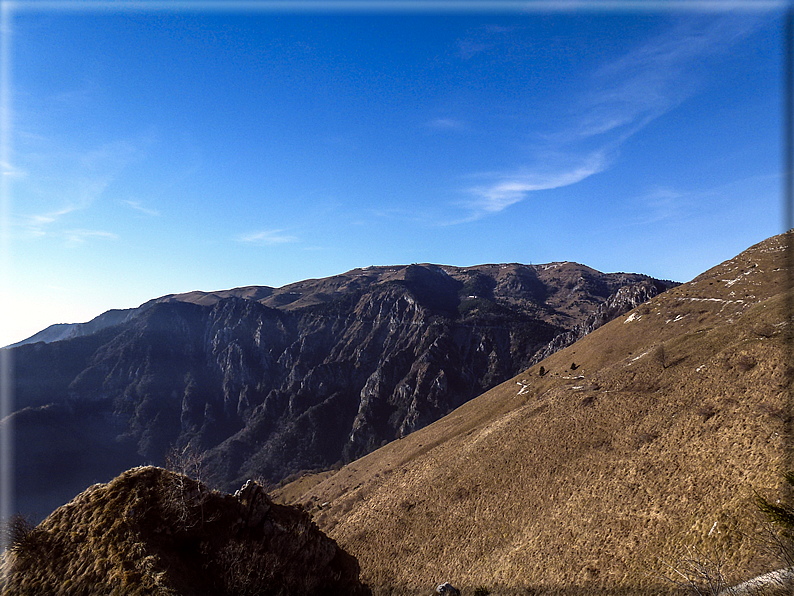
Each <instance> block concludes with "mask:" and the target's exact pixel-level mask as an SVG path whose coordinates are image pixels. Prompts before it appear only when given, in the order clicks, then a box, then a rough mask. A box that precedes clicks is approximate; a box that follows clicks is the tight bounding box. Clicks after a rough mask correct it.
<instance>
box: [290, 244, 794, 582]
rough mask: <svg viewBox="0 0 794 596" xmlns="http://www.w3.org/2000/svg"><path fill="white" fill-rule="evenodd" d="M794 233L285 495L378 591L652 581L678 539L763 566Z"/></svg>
mask: <svg viewBox="0 0 794 596" xmlns="http://www.w3.org/2000/svg"><path fill="white" fill-rule="evenodd" d="M785 241H786V239H785V237H784V236H778V237H773V238H771V239H769V240H767V241H765V242H762V243H760V244H758V245H756V246H753V247H751V248H750V249H748V250H747V251H745V252H744V253H742V254H741V255H739V256H737V257H736V258H734V259H731V260H730V261H726V262H725V263H723V264H721V265H719V266H717V267H715V268H713V269H711V270H709V271H707V272H706V273H704V274H702V275H701V276H699V277H698V278H696V279H695V280H693V281H692V282H689V283H687V284H683V285H681V286H679V287H677V288H675V289H673V290H669V291H668V292H665V293H664V294H661V295H659V296H658V297H656V298H655V299H654V300H652V301H650V302H648V303H646V304H644V305H641V306H640V307H638V308H637V309H635V310H634V311H632V312H631V313H629V314H628V315H627V316H623V317H620V318H618V319H617V320H615V321H613V322H611V323H609V324H608V325H606V326H604V327H602V328H600V329H598V330H596V331H595V332H593V333H591V334H590V335H588V336H586V337H585V338H584V339H582V340H580V341H579V342H577V343H576V344H574V345H572V346H570V347H569V348H567V349H565V350H563V351H561V352H558V353H556V354H554V355H553V356H551V357H549V358H547V359H546V360H544V361H543V362H541V363H539V364H538V365H536V366H534V367H532V368H531V369H529V370H527V371H526V372H525V373H523V374H521V375H519V376H518V377H516V378H515V379H512V380H510V381H508V382H506V383H504V384H502V385H500V386H499V387H496V388H495V389H493V390H491V391H489V392H488V393H486V394H484V395H483V396H481V397H479V398H477V399H475V400H473V401H471V402H469V403H467V404H465V405H464V406H462V407H460V408H459V409H457V410H455V411H454V412H453V413H451V414H450V415H448V416H446V417H445V418H443V419H442V420H440V421H438V422H437V423H435V424H433V425H431V426H429V427H427V428H425V429H423V430H421V431H418V432H416V433H414V434H412V435H409V436H407V437H405V438H403V439H402V440H399V441H395V442H393V443H391V444H389V445H387V446H385V447H383V448H381V449H380V450H378V451H376V452H374V453H372V454H370V455H368V456H366V457H364V458H362V459H360V460H358V461H356V462H354V463H352V464H350V465H348V466H346V467H344V468H342V469H341V470H339V471H338V472H336V473H335V474H332V475H330V476H329V475H324V476H321V477H317V478H303V479H301V480H300V481H299V482H298V483H295V484H293V485H288V486H285V487H284V488H282V489H280V490H279V491H278V492H277V493H276V495H275V496H276V498H278V499H282V500H284V501H288V502H294V503H302V504H303V505H304V507H305V508H306V509H308V510H309V511H311V513H312V515H313V517H314V520H315V521H316V522H317V523H318V525H319V526H320V527H321V528H322V529H323V530H324V531H326V532H327V533H329V535H330V536H332V537H333V538H335V539H336V540H337V541H338V542H339V544H340V545H341V546H342V547H343V548H345V549H346V550H347V551H348V552H350V553H351V554H353V555H354V556H356V557H357V558H358V560H359V563H360V564H361V568H362V580H363V581H365V582H367V583H368V584H369V585H370V586H372V587H373V590H374V591H375V592H376V593H378V592H380V593H422V591H424V590H427V591H428V593H429V590H430V589H431V588H432V587H433V586H434V585H435V584H437V583H439V582H440V581H450V582H452V583H453V584H454V585H457V586H462V587H464V588H469V590H472V591H473V588H474V587H476V586H486V587H489V588H490V589H491V590H492V593H498V592H500V591H501V592H503V593H510V594H515V593H544V592H548V593H551V592H560V591H567V592H571V593H573V592H575V591H576V590H581V591H583V592H585V593H593V592H597V591H601V590H603V591H608V592H623V591H628V592H632V593H633V592H636V591H651V592H654V591H658V590H660V589H662V588H663V587H664V583H663V582H662V580H660V579H659V578H658V577H657V576H655V575H654V573H653V568H654V567H655V566H656V565H657V557H658V556H674V553H675V552H676V551H677V550H678V549H680V548H681V547H682V546H684V545H696V546H698V547H699V548H702V549H706V550H711V549H715V548H716V549H723V548H724V549H726V552H727V553H728V555H727V557H728V558H727V560H726V565H725V571H726V573H727V574H728V575H729V576H730V577H731V578H733V579H735V581H741V580H744V579H746V578H748V577H751V576H753V575H756V574H758V573H761V572H764V571H768V570H769V569H771V568H773V567H774V565H775V562H774V561H773V560H771V559H770V558H769V557H768V556H767V555H764V554H763V553H762V552H760V550H759V548H758V545H757V544H756V543H755V542H754V536H755V535H757V530H758V524H759V518H758V517H757V516H756V515H755V512H754V507H753V503H752V496H753V491H754V490H757V491H759V492H761V493H764V494H774V493H775V491H776V490H777V489H778V488H779V486H780V483H781V478H780V477H781V474H782V472H783V471H784V469H785V468H786V467H787V466H788V463H787V460H786V453H787V452H786V447H787V445H788V444H790V441H789V437H787V435H786V432H787V430H786V429H787V427H788V423H789V421H790V420H789V418H790V414H789V411H790V410H789V403H788V383H789V381H788V377H787V376H786V366H785V363H786V360H787V358H786V342H785V337H784V336H785V335H786V334H787V333H788V324H787V320H788V317H787V314H786V313H787V310H786V297H787V296H786V291H785V282H786V280H785V277H786V271H785V270H784V257H785V245H784V244H785ZM541 369H543V372H544V374H543V375H542V376H541Z"/></svg>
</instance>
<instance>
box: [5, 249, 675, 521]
mask: <svg viewBox="0 0 794 596" xmlns="http://www.w3.org/2000/svg"><path fill="white" fill-rule="evenodd" d="M670 285H671V284H670V283H669V282H659V281H657V280H651V279H650V278H647V277H646V276H641V275H633V274H602V273H599V272H597V271H594V270H592V269H589V268H587V267H584V266H581V265H577V264H575V263H555V264H551V265H540V266H525V265H487V266H479V267H470V268H455V267H444V268H442V267H438V266H434V265H411V266H408V267H378V268H368V269H363V270H362V269H359V270H354V271H351V272H349V273H347V274H344V275H340V276H336V277H333V278H328V279H323V280H308V281H306V282H299V283H297V284H292V285H290V286H286V287H284V288H279V289H272V288H256V287H251V288H239V289H237V290H228V291H224V292H215V293H201V292H193V293H190V294H183V295H172V296H166V297H163V298H161V299H158V300H153V301H151V302H149V303H147V304H145V305H143V306H141V307H140V308H139V309H136V311H135V312H134V314H133V315H131V314H127V315H126V317H125V319H124V321H123V322H121V323H120V324H117V325H108V326H102V325H96V328H97V329H98V330H97V331H96V332H95V333H90V334H86V335H84V336H79V337H74V338H72V339H69V340H62V341H55V342H50V343H32V344H27V345H21V346H19V347H17V348H14V350H13V352H14V354H13V356H14V359H15V362H16V398H17V411H16V412H15V414H14V415H13V416H12V417H11V418H10V419H9V420H7V421H6V423H7V424H8V423H13V424H15V426H16V431H17V444H18V448H17V462H18V463H17V475H18V477H17V484H18V487H19V498H20V503H19V505H20V507H19V508H20V509H22V510H24V511H28V512H32V513H38V514H39V515H41V514H42V513H46V512H47V511H49V510H51V509H52V507H53V506H56V505H58V504H60V503H62V502H65V501H66V500H67V499H68V498H69V497H70V496H71V495H72V494H75V493H76V492H79V490H82V488H83V487H84V486H86V485H87V484H90V483H91V482H93V481H100V480H107V479H108V478H110V477H113V476H114V475H116V474H118V473H119V472H120V471H121V470H123V469H126V468H129V467H132V466H133V465H138V464H141V463H155V464H159V463H162V462H163V461H164V457H165V455H166V454H167V453H168V452H169V450H172V449H176V450H177V451H178V452H179V453H183V454H184V453H187V454H191V455H192V456H195V457H197V458H199V459H200V460H201V462H202V466H203V470H204V475H205V478H206V479H207V480H208V481H209V482H210V483H211V484H213V485H216V486H219V487H221V488H223V489H225V490H231V489H232V488H233V487H234V486H239V485H240V483H241V482H242V481H244V480H245V479H246V478H250V477H258V478H261V479H264V480H265V481H268V482H275V481H278V480H279V479H282V478H284V477H285V476H287V475H289V474H291V473H294V472H297V471H300V470H305V469H318V468H328V467H330V466H332V465H334V464H335V463H337V462H345V461H350V460H352V459H354V458H356V457H359V456H361V455H363V454H365V453H368V452H369V451H371V450H373V449H374V448H376V447H379V446H380V445H382V444H383V443H385V442H388V441H391V440H393V439H396V438H399V437H402V436H404V435H406V434H409V433H411V432H413V431H414V430H417V429H418V428H422V427H424V426H426V425H427V424H429V423H431V422H433V421H434V420H437V419H438V418H440V417H441V416H443V415H445V414H447V413H448V412H450V411H451V410H452V409H454V408H456V407H458V406H459V405H461V404H463V403H464V402H466V401H468V400H470V399H471V398H473V397H475V396H477V395H479V394H481V393H482V392H484V391H486V390H487V389H489V388H491V387H494V386H495V385H497V384H499V383H501V382H502V381H504V380H506V379H508V378H510V377H512V376H513V375H515V374H517V373H518V372H520V371H521V370H523V369H524V368H526V367H527V366H529V365H530V363H531V362H532V356H533V354H536V353H538V352H539V351H541V352H542V351H544V350H546V351H548V350H554V349H556V348H557V347H558V346H557V344H559V345H562V344H563V343H565V342H567V341H570V340H571V338H572V337H576V336H577V335H581V334H583V333H586V332H587V331H589V330H591V329H593V328H595V327H596V326H598V325H600V324H602V323H603V322H606V321H607V320H609V319H610V318H611V317H613V316H617V315H618V314H620V313H621V312H625V310H628V308H631V307H632V306H634V305H635V304H636V303H638V302H639V301H642V300H644V299H647V298H648V297H651V296H652V295H654V294H655V293H656V292H658V291H660V290H663V289H665V288H667V287H669V286H670ZM106 318H107V317H106ZM561 334H562V335H561ZM565 334H568V335H565ZM555 338H558V339H555ZM554 342H557V343H556V344H555V343H554ZM565 345H567V344H565Z"/></svg>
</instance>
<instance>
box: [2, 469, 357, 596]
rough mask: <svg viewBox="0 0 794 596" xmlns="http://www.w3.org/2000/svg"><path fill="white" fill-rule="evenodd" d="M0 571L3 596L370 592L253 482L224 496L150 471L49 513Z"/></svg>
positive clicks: (297, 514)
mask: <svg viewBox="0 0 794 596" xmlns="http://www.w3.org/2000/svg"><path fill="white" fill-rule="evenodd" d="M3 571H4V573H3V574H2V578H3V580H4V581H5V584H4V585H3V586H2V592H3V594H8V595H15V594H33V593H36V594H86V595H89V596H91V595H95V594H96V595H100V594H101V595H105V594H141V595H145V594H152V595H154V594H168V595H171V596H204V595H206V596H210V595H212V596H243V595H247V594H257V595H263V596H266V595H274V596H275V595H279V596H287V595H295V596H303V595H305V594H318V595H327V596H332V595H337V594H338V595H348V594H349V595H353V596H366V595H368V594H369V593H370V591H369V590H368V589H367V588H366V587H365V586H364V585H362V584H361V582H360V581H359V566H358V563H357V562H356V560H355V559H354V558H353V557H352V556H350V555H349V554H347V553H346V552H344V551H343V550H342V549H340V548H339V546H338V545H337V544H336V542H334V541H333V540H332V539H330V538H328V537H327V536H326V535H325V534H323V533H322V532H321V531H320V530H319V529H318V528H317V526H316V525H315V524H314V523H313V522H312V521H311V518H310V517H309V516H308V514H306V513H304V512H303V511H300V510H298V509H296V508H292V507H287V506H283V505H276V504H274V503H272V502H271V501H270V499H269V498H268V496H267V494H266V493H265V491H264V489H263V488H262V487H261V486H259V485H258V484H256V483H253V482H251V483H247V484H246V486H245V487H243V489H242V490H241V491H238V493H237V494H235V495H234V496H232V495H223V494H221V493H218V492H215V491H210V490H209V489H208V488H207V487H206V486H204V485H202V484H201V483H199V482H196V481H194V480H191V479H190V478H187V477H186V476H182V475H179V474H175V473H173V472H168V471H166V470H163V469H160V468H153V467H146V468H137V469H133V470H130V471H128V472H125V473H124V474H122V475H121V476H119V477H118V478H116V479H114V480H113V481H112V482H110V483H109V484H102V485H95V486H92V487H91V488H89V489H88V490H86V491H85V492H83V493H82V494H80V495H78V496H77V497H76V498H75V499H74V500H72V501H71V502H70V503H68V504H67V505H64V506H63V507H60V508H59V509H57V510H56V511H55V512H53V513H52V514H51V515H50V516H49V517H48V518H47V519H46V520H44V521H43V522H42V523H41V524H40V525H39V526H38V527H36V528H35V529H33V530H32V531H31V532H30V533H29V534H27V535H26V536H24V537H21V538H20V539H19V540H18V541H17V543H16V544H14V545H13V546H12V552H11V555H10V556H9V557H8V558H7V559H6V561H5V568H4V570H3ZM3 580H0V582H1V581H3Z"/></svg>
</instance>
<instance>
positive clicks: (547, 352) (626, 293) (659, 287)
mask: <svg viewBox="0 0 794 596" xmlns="http://www.w3.org/2000/svg"><path fill="white" fill-rule="evenodd" d="M670 286H671V284H670V283H669V282H660V281H658V280H643V281H641V282H639V283H636V284H631V285H627V286H623V287H622V288H620V289H618V291H617V292H615V293H614V294H613V295H612V296H610V297H609V298H608V299H607V300H606V301H605V302H603V303H602V304H600V305H599V306H598V308H596V310H595V312H594V313H593V314H591V315H589V316H588V317H587V318H586V319H585V321H584V322H582V323H580V324H578V325H575V326H574V327H573V329H571V330H570V331H565V332H564V333H560V334H559V335H557V336H555V337H554V339H553V340H551V341H550V342H549V343H548V344H546V345H545V346H544V347H543V348H542V349H540V350H538V351H537V352H535V355H534V356H532V358H531V359H530V360H529V363H530V366H532V365H534V364H537V363H538V362H540V361H541V360H544V359H545V358H548V357H549V356H551V355H552V354H554V353H555V352H559V351H560V350H562V349H563V348H567V347H568V346H570V345H573V344H574V343H576V342H577V341H579V340H580V339H582V338H583V337H584V336H585V335H587V334H588V333H591V332H593V331H595V330H596V329H598V328H599V327H601V326H602V325H604V324H606V323H608V322H609V321H611V320H612V319H615V318H617V317H619V316H620V315H622V314H625V313H627V312H629V311H630V310H631V309H633V308H636V307H637V306H639V305H640V304H642V303H644V302H647V301H648V300H650V299H651V298H653V297H654V296H656V295H657V294H659V292H664V291H665V290H667V289H668V288H670Z"/></svg>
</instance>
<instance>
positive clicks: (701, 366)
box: [695, 364, 706, 373]
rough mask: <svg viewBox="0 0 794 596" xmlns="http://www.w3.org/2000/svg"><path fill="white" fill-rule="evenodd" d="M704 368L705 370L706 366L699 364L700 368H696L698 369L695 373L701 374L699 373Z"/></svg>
mask: <svg viewBox="0 0 794 596" xmlns="http://www.w3.org/2000/svg"><path fill="white" fill-rule="evenodd" d="M704 368H706V365H705V364H701V365H700V366H698V367H697V368H696V369H695V372H697V373H699V372H701V371H702V370H703V369H704Z"/></svg>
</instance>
